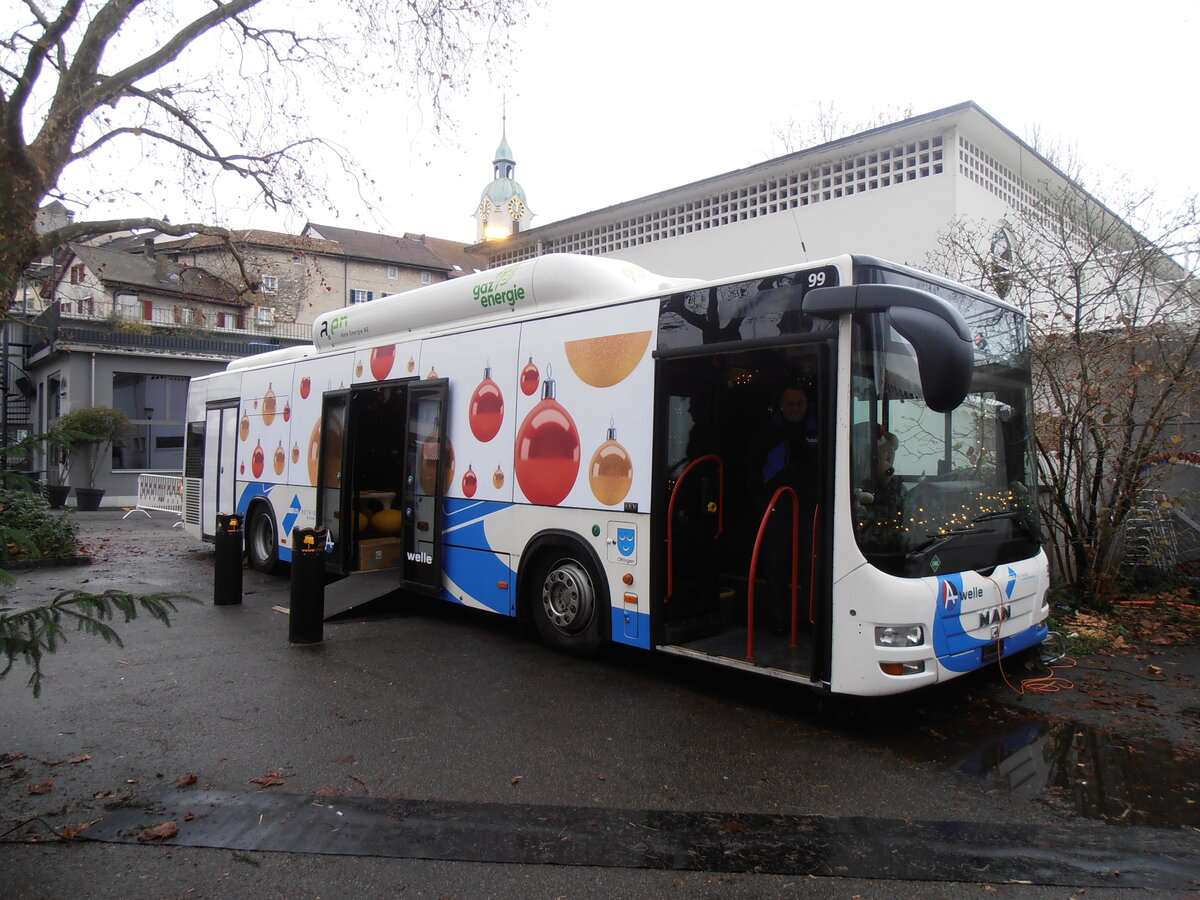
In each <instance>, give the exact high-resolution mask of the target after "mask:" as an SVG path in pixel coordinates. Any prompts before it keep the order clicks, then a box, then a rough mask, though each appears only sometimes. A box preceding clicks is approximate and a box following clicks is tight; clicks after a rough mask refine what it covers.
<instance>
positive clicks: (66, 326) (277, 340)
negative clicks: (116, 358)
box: [29, 303, 312, 357]
mask: <svg viewBox="0 0 1200 900" xmlns="http://www.w3.org/2000/svg"><path fill="white" fill-rule="evenodd" d="M181 312H182V310H181ZM228 315H229V316H230V317H231V318H230V321H236V320H235V319H233V318H232V317H233V315H234V314H232V313H230V314H228ZM253 315H254V310H248V311H247V312H246V313H245V322H246V324H244V325H242V326H241V327H217V325H216V320H217V315H216V314H215V313H213V312H211V311H208V310H204V311H202V310H198V309H197V310H189V311H188V312H187V313H185V314H183V315H181V316H179V317H178V318H180V319H189V318H191V319H194V321H177V317H176V314H175V313H174V311H173V310H171V309H169V308H168V309H161V310H159V309H156V310H154V311H153V316H152V318H150V319H144V318H141V317H140V316H139V317H134V316H131V315H122V311H117V312H112V311H106V314H101V315H97V314H96V313H95V312H91V313H88V312H83V313H81V312H69V313H64V312H63V311H62V310H61V308H60V306H59V304H58V303H53V304H51V305H50V306H49V307H48V308H47V309H46V310H44V311H43V312H42V313H41V314H39V315H38V316H37V317H36V318H35V319H34V320H33V322H32V323H31V324H30V343H31V344H32V346H31V347H30V348H29V353H30V355H31V356H32V355H34V354H37V353H39V352H41V351H42V350H43V349H45V348H46V347H48V346H50V345H51V344H53V343H62V342H69V343H81V344H101V345H104V346H109V347H112V346H116V347H126V348H131V349H133V348H141V349H145V350H147V351H149V352H156V351H157V352H163V351H173V352H185V353H206V354H212V355H217V356H230V357H236V356H252V355H253V354H255V353H264V352H266V351H268V350H278V349H279V348H280V347H293V346H296V345H297V344H307V343H310V342H311V341H312V326H311V325H298V324H296V323H294V322H277V323H273V324H261V325H260V324H257V323H255V322H253V321H252V317H253Z"/></svg>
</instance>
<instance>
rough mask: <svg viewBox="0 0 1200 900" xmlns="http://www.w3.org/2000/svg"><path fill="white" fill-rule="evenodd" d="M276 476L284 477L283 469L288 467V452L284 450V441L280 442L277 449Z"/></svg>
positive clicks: (275, 460)
mask: <svg viewBox="0 0 1200 900" xmlns="http://www.w3.org/2000/svg"><path fill="white" fill-rule="evenodd" d="M273 462H274V465H275V474H276V475H282V474H283V467H284V466H285V465H287V451H285V450H284V449H283V441H280V442H279V446H278V447H276V448H275V459H274V461H273Z"/></svg>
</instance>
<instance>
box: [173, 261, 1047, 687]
mask: <svg viewBox="0 0 1200 900" xmlns="http://www.w3.org/2000/svg"><path fill="white" fill-rule="evenodd" d="M789 392H790V393H789ZM1030 398H1031V389H1030V368H1029V356H1028V350H1027V346H1026V335H1025V322H1024V318H1023V316H1022V314H1021V312H1020V311H1019V310H1018V309H1016V308H1014V307H1013V306H1010V305H1008V304H1006V303H1004V302H1002V301H1000V300H998V299H996V298H994V297H989V296H987V295H985V294H982V293H979V292H976V291H973V290H971V289H968V288H966V287H964V286H961V285H957V284H954V283H951V282H949V281H946V280H943V279H941V278H938V277H935V276H933V275H931V274H928V273H924V272H920V271H917V270H914V269H911V268H907V267H905V266H901V265H896V264H893V263H889V262H886V261H884V260H880V259H876V258H872V257H867V256H859V255H844V256H840V257H836V258H831V259H827V260H822V261H818V262H811V263H805V264H803V265H797V266H793V267H789V268H781V269H773V270H769V271H763V272H756V273H754V274H750V275H745V276H742V277H738V278H731V279H720V280H716V281H700V280H696V279H686V278H668V277H662V276H658V275H654V274H652V273H650V272H648V271H646V270H645V269H643V268H641V267H639V266H636V265H631V264H629V263H625V262H622V261H618V260H613V259H607V258H600V257H588V256H575V255H569V254H551V255H545V256H541V257H537V258H534V259H530V260H526V261H523V262H519V263H515V264H513V265H509V266H505V267H503V268H498V269H493V270H489V271H486V272H479V273H475V274H471V275H465V276H462V277H459V278H456V279H453V280H450V281H446V282H443V283H439V284H436V285H431V286H428V287H424V288H420V289H417V290H413V291H410V292H407V293H403V294H398V295H393V296H389V297H385V298H381V299H378V300H374V301H372V302H369V303H364V304H359V305H354V306H350V307H346V308H343V309H338V310H336V311H333V312H329V313H325V314H323V315H321V316H320V317H319V318H317V320H316V322H315V323H314V326H313V341H312V344H311V345H309V346H302V347H291V348H284V349H280V350H276V351H271V352H267V353H263V354H260V355H257V356H252V357H247V358H243V359H239V360H236V361H234V362H231V363H230V364H229V365H228V366H227V367H226V369H225V370H224V371H222V372H219V373H216V374H213V375H209V376H206V377H203V378H196V379H194V380H193V381H192V383H191V388H190V393H189V401H188V428H187V443H186V466H185V473H184V485H183V490H184V522H185V525H186V527H187V528H188V529H189V530H190V532H191V533H192V534H193V535H194V536H196V537H197V538H199V539H204V540H211V539H212V538H213V537H214V532H215V530H216V521H217V517H218V515H221V514H231V513H235V512H236V513H240V514H241V515H242V516H243V517H244V523H245V539H246V552H247V555H248V557H249V564H250V565H251V566H253V567H254V568H255V569H258V570H261V571H267V572H269V571H275V570H277V569H278V568H279V567H280V565H281V564H285V563H287V562H288V561H289V560H290V559H291V554H292V549H293V548H292V541H293V533H294V529H297V528H314V529H318V532H317V533H318V534H320V531H321V530H324V532H325V534H326V537H325V541H326V543H325V560H326V568H327V570H328V572H329V577H330V580H331V583H330V584H329V585H328V586H327V587H326V594H325V597H326V612H327V614H329V615H332V614H333V613H336V612H337V611H339V610H342V609H345V608H348V607H349V606H351V605H354V604H356V603H361V602H364V601H366V600H369V599H374V598H380V597H386V598H388V602H396V603H403V602H404V598H406V597H411V596H412V595H415V594H420V595H428V596H432V597H437V598H441V599H443V600H445V601H447V602H450V603H456V604H461V605H463V606H467V607H472V608H475V609H479V610H487V611H490V612H493V613H498V614H500V615H502V616H510V617H517V618H518V619H519V620H520V621H522V622H523V623H527V624H529V625H530V626H531V628H533V627H535V628H536V630H537V632H538V633H539V634H540V635H541V637H542V639H543V640H544V641H545V642H546V643H547V644H549V645H550V646H551V647H553V648H555V649H558V650H561V651H564V652H567V653H570V654H575V655H578V656H587V655H590V654H592V653H594V652H595V651H596V650H598V649H599V648H600V647H601V646H602V645H604V644H606V643H610V642H611V643H615V644H626V645H629V646H633V647H640V648H644V649H647V650H657V651H660V652H664V653H670V654H677V655H680V656H684V657H689V658H692V659H697V660H703V661H706V662H709V663H713V664H717V665H722V666H729V667H732V668H735V669H741V670H748V671H753V672H757V673H761V674H763V675H767V676H772V677H775V678H781V679H786V680H790V681H793V682H798V683H802V684H805V685H809V686H811V687H813V688H816V689H818V690H821V691H825V692H831V693H842V694H855V695H885V694H893V693H899V692H903V691H908V690H912V689H914V688H918V687H922V686H926V685H930V684H934V683H937V682H941V681H945V680H947V679H950V678H953V677H955V676H958V675H961V674H963V673H966V672H970V671H973V670H976V669H980V668H981V667H984V666H987V665H989V664H990V663H993V662H995V661H996V660H999V659H1001V658H1003V657H1006V656H1009V655H1011V654H1015V653H1018V652H1020V651H1023V650H1026V649H1029V648H1033V647H1035V646H1036V645H1038V644H1039V643H1040V642H1042V641H1043V640H1044V639H1045V637H1046V635H1047V618H1048V615H1049V606H1048V601H1047V591H1048V587H1049V566H1048V562H1047V557H1046V555H1045V553H1044V552H1043V549H1042V538H1041V535H1040V531H1039V527H1038V524H1037V515H1036V497H1035V493H1034V491H1035V474H1034V465H1033V461H1032V456H1031V435H1030V432H1031V408H1030V404H1031V399H1030ZM788 404H790V405H791V407H795V409H791V407H789V408H788V409H785V407H786V406H787V405H788ZM800 407H804V409H803V415H802V416H800V417H799V418H800V421H799V423H797V422H787V421H785V418H784V413H786V412H788V411H789V409H790V411H791V412H793V413H794V412H795V411H796V409H799V408H800ZM789 434H790V437H789V436H787V435H789ZM780 435H785V436H784V437H783V438H782V439H780ZM773 442H774V443H773Z"/></svg>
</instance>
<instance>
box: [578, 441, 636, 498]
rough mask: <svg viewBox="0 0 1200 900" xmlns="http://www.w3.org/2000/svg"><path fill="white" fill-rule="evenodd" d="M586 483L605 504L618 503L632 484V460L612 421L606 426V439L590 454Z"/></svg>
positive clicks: (593, 493)
mask: <svg viewBox="0 0 1200 900" xmlns="http://www.w3.org/2000/svg"><path fill="white" fill-rule="evenodd" d="M588 483H589V484H590V485H591V488H592V495H593V496H594V497H595V498H596V499H597V500H599V501H600V502H601V503H603V504H604V505H605V506H613V505H614V504H617V503H620V502H621V501H622V500H624V499H625V496H626V495H627V494H628V493H629V488H630V487H632V486H633V460H632V459H631V458H630V456H629V451H628V450H626V449H625V447H624V446H622V445H621V443H620V442H619V441H618V440H617V429H616V428H615V427H614V425H613V423H612V422H609V426H608V440H606V441H605V442H604V443H603V444H601V445H600V446H599V447H597V448H596V452H595V453H593V454H592V461H591V463H590V464H589V465H588Z"/></svg>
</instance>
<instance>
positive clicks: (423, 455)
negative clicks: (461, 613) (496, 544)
mask: <svg viewBox="0 0 1200 900" xmlns="http://www.w3.org/2000/svg"><path fill="white" fill-rule="evenodd" d="M446 397H447V381H446V379H444V378H439V379H434V380H429V381H420V382H413V383H410V384H409V387H408V414H407V418H406V425H405V437H404V486H403V488H402V490H401V494H400V508H401V510H402V511H403V513H404V528H403V532H402V539H403V545H404V553H403V557H402V559H401V563H400V567H401V580H402V585H401V586H402V587H404V588H405V589H407V590H412V591H416V592H418V593H423V594H431V595H434V596H437V595H440V593H441V572H442V555H441V543H442V506H443V498H444V494H445V489H446V484H447V483H448V482H449V480H450V478H452V477H453V474H454V457H453V451H452V450H451V449H450V445H449V443H448V442H447V440H446V427H445V422H446Z"/></svg>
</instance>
